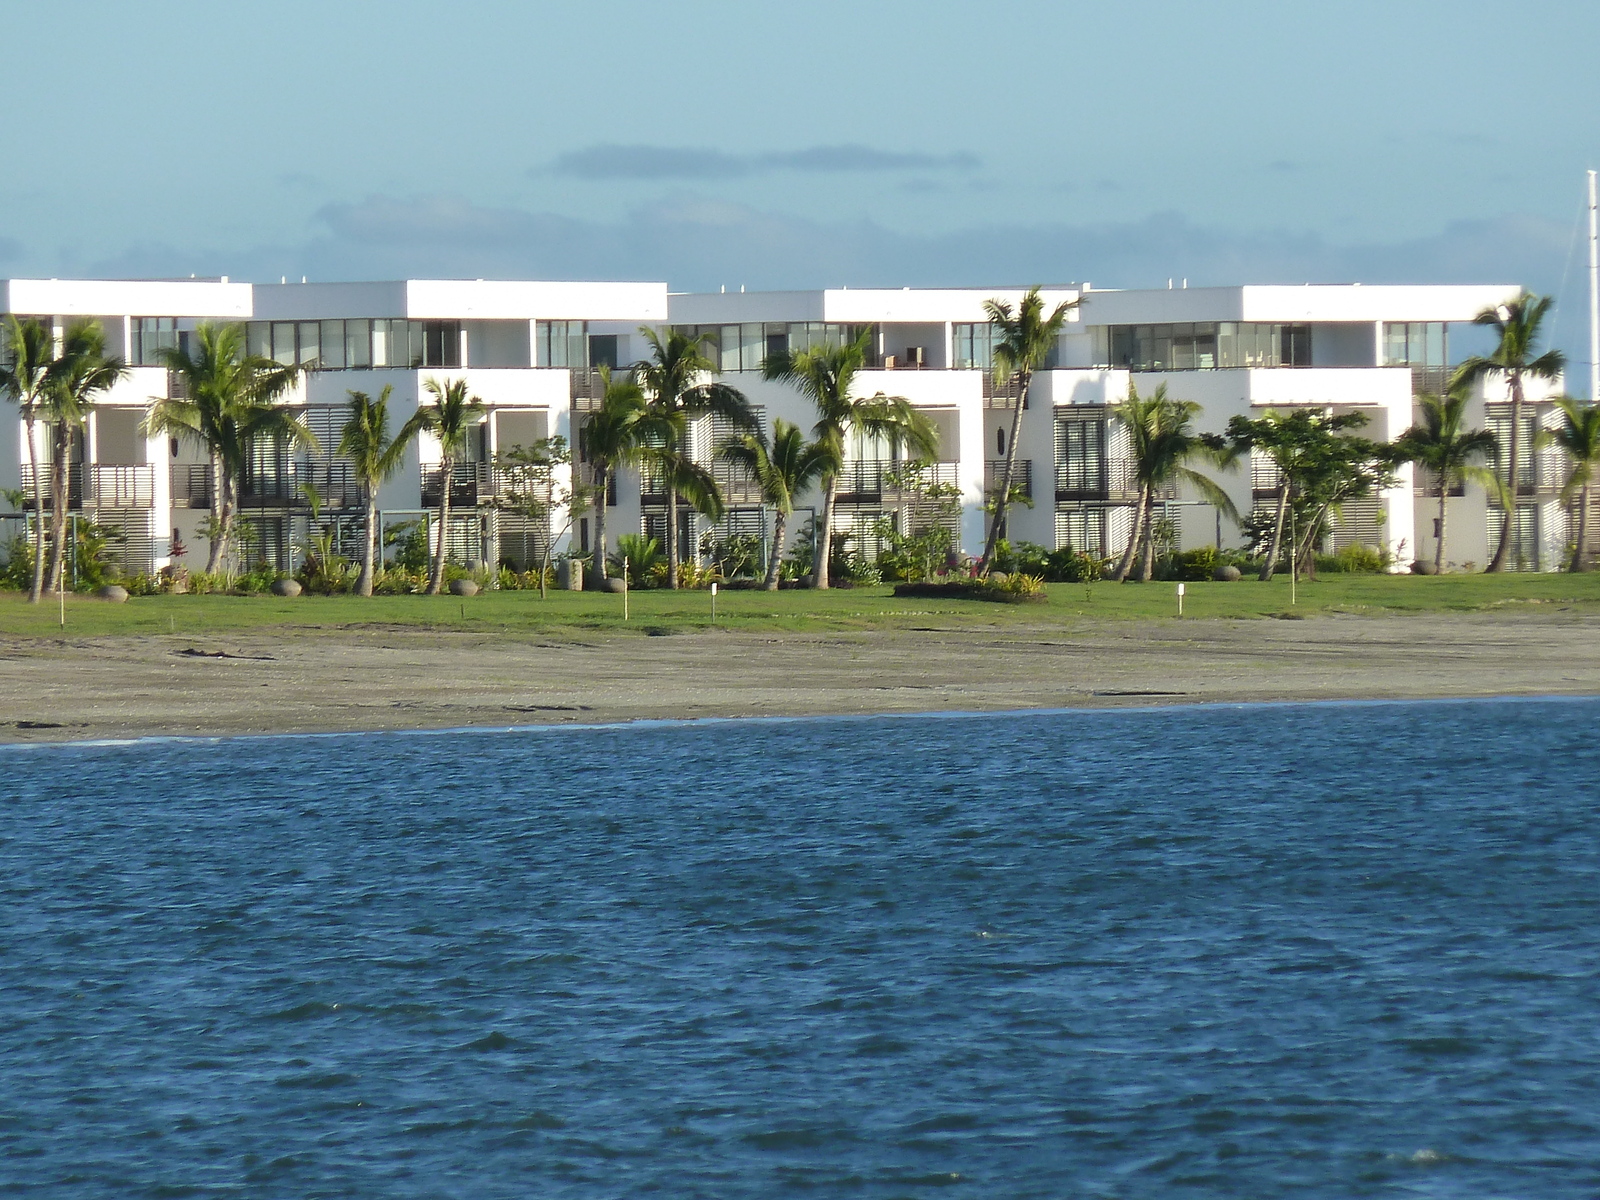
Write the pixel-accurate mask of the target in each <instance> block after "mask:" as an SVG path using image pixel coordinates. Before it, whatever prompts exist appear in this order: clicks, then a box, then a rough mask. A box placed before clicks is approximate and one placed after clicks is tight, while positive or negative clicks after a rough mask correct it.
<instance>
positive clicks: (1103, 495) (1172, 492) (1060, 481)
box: [1056, 458, 1178, 500]
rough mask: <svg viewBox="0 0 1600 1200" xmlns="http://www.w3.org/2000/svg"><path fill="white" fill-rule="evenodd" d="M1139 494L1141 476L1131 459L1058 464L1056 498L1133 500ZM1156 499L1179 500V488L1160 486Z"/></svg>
mask: <svg viewBox="0 0 1600 1200" xmlns="http://www.w3.org/2000/svg"><path fill="white" fill-rule="evenodd" d="M1138 495H1139V477H1138V472H1137V469H1136V467H1135V464H1134V463H1133V461H1132V460H1131V459H1126V458H1116V459H1112V460H1111V461H1110V462H1095V461H1089V462H1083V461H1070V460H1069V461H1067V462H1063V463H1057V464H1056V499H1057V500H1133V499H1136V498H1137V497H1138ZM1154 498H1155V499H1157V500H1176V499H1177V498H1178V491H1177V489H1176V488H1175V487H1162V488H1157V489H1156V490H1155V494H1154Z"/></svg>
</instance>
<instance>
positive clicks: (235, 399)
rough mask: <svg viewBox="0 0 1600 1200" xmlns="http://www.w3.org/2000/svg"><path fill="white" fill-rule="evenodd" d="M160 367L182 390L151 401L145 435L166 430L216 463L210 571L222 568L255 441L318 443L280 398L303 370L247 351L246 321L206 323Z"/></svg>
mask: <svg viewBox="0 0 1600 1200" xmlns="http://www.w3.org/2000/svg"><path fill="white" fill-rule="evenodd" d="M160 358H161V362H162V365H163V366H165V367H166V368H167V370H168V371H170V372H172V373H173V374H174V375H176V376H177V377H178V378H179V379H181V380H182V381H183V386H182V387H181V388H179V389H176V390H177V391H178V392H179V393H180V394H179V395H177V396H168V397H165V398H159V399H156V400H154V401H152V402H151V405H150V409H149V411H148V412H147V413H146V414H145V419H144V429H145V432H146V433H147V434H167V435H170V436H172V437H177V438H183V439H185V440H186V441H189V442H191V443H193V444H194V445H197V446H199V447H200V448H201V449H202V450H204V451H205V452H206V454H207V456H208V457H209V458H210V460H211V513H210V520H209V521H208V527H209V533H208V535H207V536H208V537H209V538H210V540H211V550H210V553H209V554H208V555H207V557H206V571H207V573H208V574H215V573H216V572H217V571H219V570H221V569H222V564H223V560H224V558H225V556H226V554H227V549H228V540H229V538H230V537H231V536H232V533H233V523H234V514H235V512H236V510H237V508H238V502H239V491H240V488H241V486H242V480H243V478H244V470H245V466H246V464H247V462H248V460H249V456H250V447H251V443H252V442H253V441H255V440H258V439H260V440H267V439H280V438H281V439H286V440H288V441H289V442H290V443H292V444H295V445H301V446H306V447H311V448H314V447H316V445H317V439H316V436H315V435H314V434H313V433H312V432H311V430H310V429H308V428H306V425H305V422H304V421H302V420H301V419H300V418H299V417H297V416H295V415H294V413H292V412H291V411H290V410H288V409H287V408H283V407H281V406H280V405H279V404H278V401H279V400H280V399H282V398H283V396H284V395H285V394H286V393H288V392H289V391H291V390H292V389H293V388H294V387H295V385H296V384H297V383H299V381H300V376H301V374H302V372H303V371H305V370H306V368H305V367H297V366H286V365H284V364H282V363H277V362H274V361H273V360H272V359H270V358H262V357H261V356H259V355H254V354H246V353H245V341H244V326H243V325H240V324H237V323H235V324H230V325H215V324H212V323H210V322H201V323H200V324H199V325H197V326H196V327H195V330H194V334H193V335H192V337H191V338H190V339H189V344H188V345H187V346H184V345H179V346H172V347H167V348H165V349H163V350H161V351H160Z"/></svg>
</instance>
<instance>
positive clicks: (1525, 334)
mask: <svg viewBox="0 0 1600 1200" xmlns="http://www.w3.org/2000/svg"><path fill="white" fill-rule="evenodd" d="M1554 304H1555V298H1554V297H1552V296H1533V295H1530V294H1529V293H1527V292H1523V293H1522V294H1521V295H1519V296H1518V297H1517V298H1516V299H1514V300H1508V301H1506V302H1505V303H1504V304H1501V305H1499V306H1498V307H1496V308H1486V309H1484V310H1483V311H1482V312H1480V313H1479V314H1478V315H1477V316H1476V317H1474V318H1473V319H1472V323H1473V324H1474V325H1490V326H1493V327H1494V329H1495V331H1496V333H1498V334H1499V338H1500V340H1499V343H1498V344H1497V345H1496V346H1495V348H1494V352H1493V353H1492V354H1489V355H1481V354H1478V355H1474V356H1473V357H1471V358H1469V359H1466V360H1465V361H1464V362H1462V364H1461V365H1460V366H1459V367H1457V368H1456V371H1455V374H1454V375H1453V376H1452V377H1451V380H1450V386H1451V388H1452V389H1454V388H1455V387H1456V386H1457V385H1458V384H1470V383H1474V382H1476V381H1478V380H1479V379H1484V378H1488V377H1491V376H1499V377H1501V378H1503V379H1504V380H1505V381H1506V386H1507V387H1508V389H1509V390H1510V392H1511V438H1510V441H1511V444H1510V445H1509V446H1508V447H1507V448H1506V475H1505V484H1506V492H1507V496H1506V504H1505V509H1506V515H1505V520H1504V522H1503V523H1502V524H1501V526H1500V542H1499V544H1498V545H1497V546H1496V547H1495V551H1494V557H1493V558H1492V559H1490V560H1489V565H1488V566H1487V567H1485V568H1484V570H1485V571H1486V572H1487V571H1503V570H1505V568H1506V555H1507V554H1508V553H1509V551H1510V549H1511V530H1512V526H1513V523H1514V520H1515V517H1516V515H1517V502H1516V501H1517V475H1518V472H1519V469H1520V466H1521V455H1522V437H1521V430H1522V403H1523V387H1522V384H1523V380H1524V379H1557V378H1559V377H1560V375H1561V371H1562V368H1563V367H1565V366H1566V362H1567V359H1566V355H1564V354H1562V353H1561V351H1559V350H1546V351H1545V352H1544V353H1543V354H1535V353H1534V348H1535V346H1536V345H1537V344H1538V341H1539V334H1540V331H1541V326H1543V324H1544V319H1545V316H1546V315H1547V314H1548V313H1549V311H1550V309H1551V307H1552V306H1553V305H1554Z"/></svg>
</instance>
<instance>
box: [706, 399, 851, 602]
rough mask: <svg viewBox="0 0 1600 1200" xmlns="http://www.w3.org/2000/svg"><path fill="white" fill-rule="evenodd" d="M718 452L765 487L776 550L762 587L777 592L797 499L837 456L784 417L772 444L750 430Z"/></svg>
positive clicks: (774, 425)
mask: <svg viewBox="0 0 1600 1200" xmlns="http://www.w3.org/2000/svg"><path fill="white" fill-rule="evenodd" d="M718 453H719V454H721V456H722V457H723V458H725V459H727V460H728V461H729V462H731V463H734V464H736V465H738V466H740V467H743V468H744V469H745V471H747V472H748V473H749V475H750V477H751V478H752V479H754V480H755V482H756V486H757V487H759V488H760V489H761V498H762V500H764V501H765V502H766V503H767V504H769V505H771V506H772V511H773V519H772V553H771V555H770V556H769V557H768V559H767V577H766V579H765V581H764V582H763V583H762V585H761V586H762V587H763V588H764V589H766V590H767V591H769V592H775V591H777V590H778V570H779V567H780V565H781V560H782V558H783V538H784V532H785V528H786V526H787V524H788V520H789V514H791V513H792V512H794V503H795V500H796V498H797V497H799V496H800V495H801V494H802V493H804V492H805V491H806V490H807V489H808V488H810V487H812V486H813V485H814V484H815V483H816V482H817V480H818V479H820V478H822V476H823V474H824V473H825V472H826V471H827V470H828V468H829V466H830V465H831V464H832V462H833V459H832V457H831V456H830V455H829V453H828V451H827V450H826V449H825V448H823V447H822V446H820V445H818V444H817V443H815V442H807V441H806V440H805V435H804V434H802V433H801V432H800V427H799V426H798V425H791V424H790V423H789V422H788V421H785V420H783V419H782V418H781V417H780V418H778V419H776V420H774V421H773V422H772V442H771V444H770V445H769V444H768V442H767V440H766V439H765V438H764V437H762V436H761V434H760V433H747V434H744V435H743V436H742V437H737V438H733V439H730V440H729V442H728V444H727V445H725V446H723V447H722V448H721V449H720V450H719V451H718Z"/></svg>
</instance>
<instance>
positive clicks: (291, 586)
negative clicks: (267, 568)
mask: <svg viewBox="0 0 1600 1200" xmlns="http://www.w3.org/2000/svg"><path fill="white" fill-rule="evenodd" d="M269 590H270V591H271V592H272V594H273V595H274V596H282V597H284V598H285V599H293V598H294V597H296V596H298V595H299V594H300V591H301V588H300V581H299V580H298V579H274V580H273V581H272V587H271V588H270V589H269Z"/></svg>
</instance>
